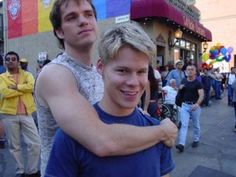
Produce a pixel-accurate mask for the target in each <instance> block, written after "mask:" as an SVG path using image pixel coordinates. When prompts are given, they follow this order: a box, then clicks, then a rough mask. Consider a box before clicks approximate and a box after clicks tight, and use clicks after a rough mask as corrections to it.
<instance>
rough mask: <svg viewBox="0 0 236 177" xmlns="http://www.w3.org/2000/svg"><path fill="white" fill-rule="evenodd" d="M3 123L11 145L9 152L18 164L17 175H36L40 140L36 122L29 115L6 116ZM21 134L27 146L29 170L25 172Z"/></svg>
mask: <svg viewBox="0 0 236 177" xmlns="http://www.w3.org/2000/svg"><path fill="white" fill-rule="evenodd" d="M3 123H4V127H5V131H6V136H7V140H8V144H9V151H10V153H11V154H12V156H13V158H14V160H15V162H16V173H25V172H26V173H28V174H32V173H36V172H37V171H38V166H39V155H40V138H39V134H38V130H37V128H36V126H35V123H34V120H33V118H32V117H31V116H27V115H15V116H14V115H6V114H4V118H3ZM21 134H22V136H23V138H24V140H25V143H26V145H27V162H28V163H27V167H26V168H27V169H26V170H24V160H23V157H22V150H21V149H22V148H21Z"/></svg>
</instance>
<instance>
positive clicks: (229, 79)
mask: <svg viewBox="0 0 236 177" xmlns="http://www.w3.org/2000/svg"><path fill="white" fill-rule="evenodd" d="M234 80H235V74H232V73H229V76H228V84H229V85H232V84H233V82H234Z"/></svg>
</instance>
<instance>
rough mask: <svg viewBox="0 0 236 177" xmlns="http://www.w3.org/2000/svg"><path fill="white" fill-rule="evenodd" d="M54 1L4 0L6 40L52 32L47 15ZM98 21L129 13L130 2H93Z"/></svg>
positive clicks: (127, 0)
mask: <svg viewBox="0 0 236 177" xmlns="http://www.w3.org/2000/svg"><path fill="white" fill-rule="evenodd" d="M54 1H55V0H6V6H7V8H6V11H7V13H6V14H7V18H8V39H12V38H17V37H22V36H25V35H32V34H36V33H41V32H47V31H51V30H52V26H51V23H50V20H49V13H50V11H51V9H52V5H53V3H54ZM93 4H94V5H95V8H96V10H97V14H98V20H104V19H107V18H111V17H116V16H120V15H125V14H128V13H129V12H130V6H131V0H93Z"/></svg>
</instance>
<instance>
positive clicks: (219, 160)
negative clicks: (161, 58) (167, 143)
mask: <svg viewBox="0 0 236 177" xmlns="http://www.w3.org/2000/svg"><path fill="white" fill-rule="evenodd" d="M226 97H227V96H225V97H224V98H223V99H222V100H214V99H212V104H211V106H210V107H203V108H202V115H201V141H200V145H199V147H198V148H192V147H191V143H192V124H191V122H190V126H189V132H188V137H187V142H186V146H185V151H184V152H183V153H179V152H178V151H177V150H176V149H175V148H173V150H172V151H173V157H174V161H175V164H176V168H175V169H174V171H173V172H172V173H171V176H172V177H193V176H194V177H195V176H198V177H205V176H206V177H228V176H229V177H232V176H236V133H235V132H233V128H234V110H233V107H229V106H227V102H226ZM24 147H25V146H24ZM23 152H24V156H25V148H24V151H23ZM199 169H200V170H199ZM208 169H210V170H211V171H214V172H215V173H214V175H209V174H213V173H211V171H210V170H208ZM201 170H202V171H204V173H201V174H200V171H201ZM207 170H208V171H207ZM217 172H219V173H218V174H216V173H217ZM194 174H195V175H194ZM196 174H198V175H196ZM199 174H200V175H199ZM227 174H228V175H227ZM14 175H15V164H14V160H13V158H12V157H11V156H10V154H9V151H8V150H7V149H0V177H14Z"/></svg>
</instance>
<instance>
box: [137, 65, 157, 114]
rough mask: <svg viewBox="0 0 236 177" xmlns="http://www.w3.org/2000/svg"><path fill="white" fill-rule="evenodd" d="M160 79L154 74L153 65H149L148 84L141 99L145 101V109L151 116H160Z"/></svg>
mask: <svg viewBox="0 0 236 177" xmlns="http://www.w3.org/2000/svg"><path fill="white" fill-rule="evenodd" d="M158 90H159V88H158V81H157V80H156V78H155V76H154V69H153V67H152V66H151V65H149V67H148V84H147V87H146V89H145V92H144V93H143V95H142V97H141V100H142V102H143V103H144V105H143V107H142V108H143V110H144V112H145V113H148V114H149V115H150V116H151V117H155V118H158V115H157V109H158Z"/></svg>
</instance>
